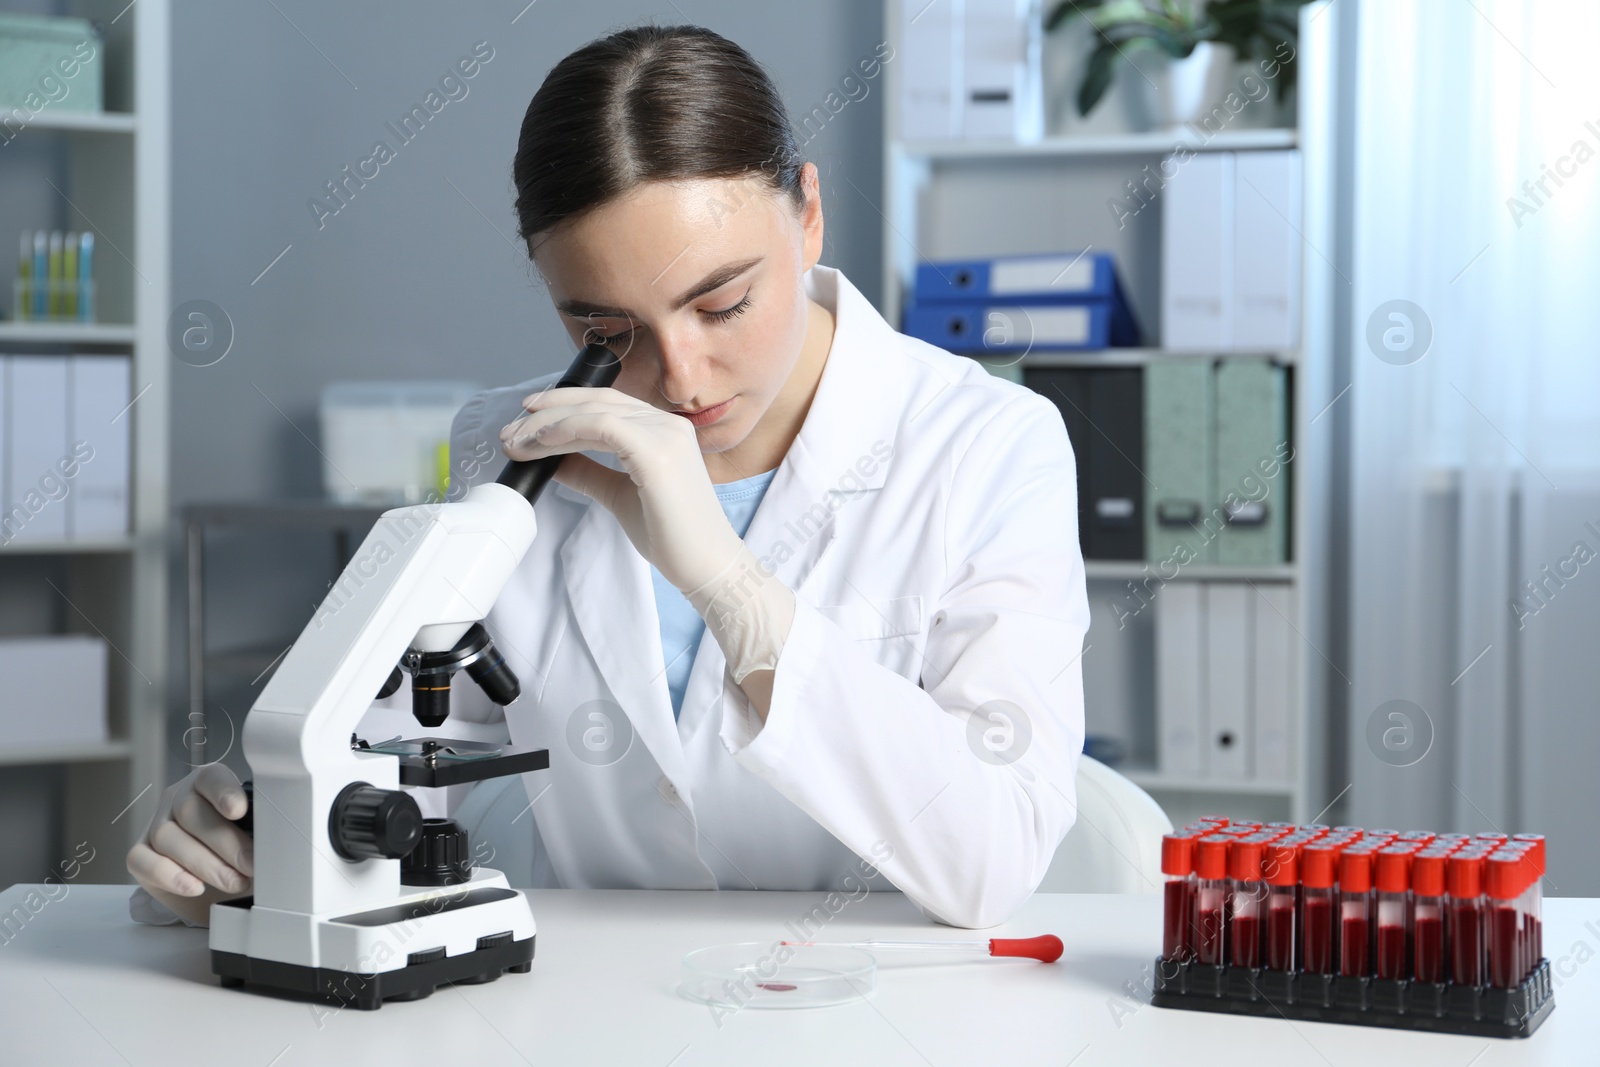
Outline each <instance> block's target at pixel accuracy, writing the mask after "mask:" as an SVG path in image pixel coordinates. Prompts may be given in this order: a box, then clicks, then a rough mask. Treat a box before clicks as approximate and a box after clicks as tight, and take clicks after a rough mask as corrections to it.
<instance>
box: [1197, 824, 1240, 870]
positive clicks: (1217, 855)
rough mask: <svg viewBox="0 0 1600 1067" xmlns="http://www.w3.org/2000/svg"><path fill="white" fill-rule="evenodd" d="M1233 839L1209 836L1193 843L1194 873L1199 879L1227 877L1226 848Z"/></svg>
mask: <svg viewBox="0 0 1600 1067" xmlns="http://www.w3.org/2000/svg"><path fill="white" fill-rule="evenodd" d="M1231 844H1233V838H1231V837H1227V836H1224V835H1223V834H1211V835H1210V836H1208V837H1202V838H1201V839H1200V840H1199V841H1197V842H1195V847H1194V849H1195V850H1194V873H1195V874H1197V875H1199V876H1200V877H1201V878H1205V879H1210V880H1215V879H1217V878H1226V877H1228V846H1229V845H1231Z"/></svg>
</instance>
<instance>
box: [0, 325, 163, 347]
mask: <svg viewBox="0 0 1600 1067" xmlns="http://www.w3.org/2000/svg"><path fill="white" fill-rule="evenodd" d="M137 336H138V335H137V332H136V330H135V328H134V327H133V326H131V325H126V324H123V323H112V322H17V321H15V320H8V321H6V322H0V342H3V341H16V342H21V343H25V344H97V345H131V344H133V343H134V341H135V340H136V339H137Z"/></svg>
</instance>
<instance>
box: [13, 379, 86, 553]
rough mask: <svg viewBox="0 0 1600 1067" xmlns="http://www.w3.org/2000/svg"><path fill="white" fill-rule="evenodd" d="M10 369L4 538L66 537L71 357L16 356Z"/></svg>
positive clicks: (21, 539)
mask: <svg viewBox="0 0 1600 1067" xmlns="http://www.w3.org/2000/svg"><path fill="white" fill-rule="evenodd" d="M9 371H10V373H9V379H10V380H9V381H8V382H7V386H6V401H7V404H8V413H7V417H6V437H7V444H6V455H7V463H6V466H7V469H8V477H7V486H6V500H5V507H4V509H3V514H0V541H5V540H10V541H16V542H24V541H28V542H33V541H63V540H66V537H67V505H66V502H65V500H66V495H67V493H68V492H70V491H71V490H70V483H68V482H67V481H66V480H65V479H64V478H63V477H62V475H61V471H60V469H59V468H58V466H57V464H60V463H62V462H63V461H64V460H65V459H66V457H67V357H65V356H12V357H11V358H10V360H9Z"/></svg>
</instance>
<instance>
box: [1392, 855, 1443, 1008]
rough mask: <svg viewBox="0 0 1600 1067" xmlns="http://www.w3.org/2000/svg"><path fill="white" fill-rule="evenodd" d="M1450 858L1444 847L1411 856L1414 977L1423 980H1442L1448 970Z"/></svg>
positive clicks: (1412, 967)
mask: <svg viewBox="0 0 1600 1067" xmlns="http://www.w3.org/2000/svg"><path fill="white" fill-rule="evenodd" d="M1447 862H1448V860H1447V857H1446V856H1445V853H1444V850H1443V849H1427V850H1424V851H1422V852H1419V853H1417V854H1416V855H1415V856H1413V857H1412V858H1411V909H1412V918H1411V946H1412V952H1411V977H1413V978H1415V979H1416V980H1417V981H1419V982H1442V981H1444V980H1445V975H1446V973H1447V972H1446V970H1445V959H1446V956H1445V918H1444V917H1445V895H1444V882H1445V865H1446V863H1447ZM1380 907H1381V905H1380Z"/></svg>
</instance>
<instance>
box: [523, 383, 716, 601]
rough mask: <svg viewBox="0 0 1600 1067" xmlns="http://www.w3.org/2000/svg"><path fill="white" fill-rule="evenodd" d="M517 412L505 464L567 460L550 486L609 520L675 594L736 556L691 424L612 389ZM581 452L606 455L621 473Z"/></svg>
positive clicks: (558, 394) (549, 393)
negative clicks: (598, 506)
mask: <svg viewBox="0 0 1600 1067" xmlns="http://www.w3.org/2000/svg"><path fill="white" fill-rule="evenodd" d="M522 407H523V409H524V410H526V411H527V412H528V414H527V415H525V416H523V417H522V418H520V419H518V420H517V421H515V422H513V423H510V424H509V425H507V426H506V427H505V428H504V429H503V430H501V431H500V442H501V446H502V448H503V449H504V451H505V454H506V455H507V456H508V457H510V458H511V459H516V460H529V459H539V458H541V457H543V456H549V455H555V454H558V453H571V454H570V455H568V456H567V458H566V459H564V460H562V462H561V466H560V467H559V468H558V469H557V471H556V475H555V477H556V480H557V481H559V482H560V483H561V484H563V485H565V486H568V487H569V488H572V489H576V490H577V491H578V492H580V493H583V494H584V495H586V496H589V497H593V498H594V499H595V500H598V501H599V502H600V503H602V504H604V505H605V506H606V508H607V509H608V510H609V511H610V512H611V513H612V514H613V515H615V516H616V517H617V521H618V522H619V523H621V525H622V528H623V529H624V530H625V531H626V532H627V534H628V538H629V540H631V541H632V542H633V545H634V547H635V548H637V549H638V550H639V554H640V555H641V556H643V557H644V558H645V559H647V560H649V561H650V563H651V564H652V565H654V566H655V568H656V570H658V571H660V572H661V576H662V577H663V578H665V579H666V580H667V581H669V582H671V583H672V584H673V585H674V586H675V587H676V588H677V589H679V590H680V591H683V592H688V591H690V590H692V589H696V588H698V587H700V586H702V585H704V584H705V583H706V582H708V581H710V580H711V579H712V578H714V577H716V576H718V575H719V574H721V573H722V571H723V570H724V569H725V568H726V567H727V566H728V565H729V564H730V563H731V562H733V560H734V559H735V558H737V556H738V553H739V550H740V548H741V547H742V546H743V541H742V539H741V538H740V537H739V535H738V534H737V533H735V532H734V529H733V527H732V525H730V524H729V522H728V517H727V515H726V514H725V513H724V512H723V510H722V505H721V503H720V502H718V500H717V494H716V490H714V489H713V488H712V487H711V477H710V475H709V474H707V473H706V465H705V458H704V456H703V454H702V453H701V451H700V444H699V440H698V439H697V437H696V436H695V428H694V424H693V423H691V422H690V421H689V420H688V419H686V418H684V417H683V416H681V415H674V414H672V413H671V412H668V411H662V410H661V409H660V408H656V407H653V406H651V405H650V404H647V403H645V402H644V401H643V400H639V399H638V398H636V397H632V396H629V395H627V394H626V393H622V392H619V391H617V390H616V389H610V388H605V389H595V388H583V387H571V388H562V389H547V390H545V391H544V392H541V393H533V394H531V395H529V396H527V397H524V398H523V401H522ZM583 451H590V452H594V451H602V452H614V453H616V456H617V459H618V460H620V461H621V463H622V466H623V468H624V469H623V470H620V471H616V470H612V469H611V468H609V467H606V466H604V465H602V464H599V463H596V462H595V461H594V460H592V459H590V458H589V457H588V456H581V455H577V453H578V452H583Z"/></svg>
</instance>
